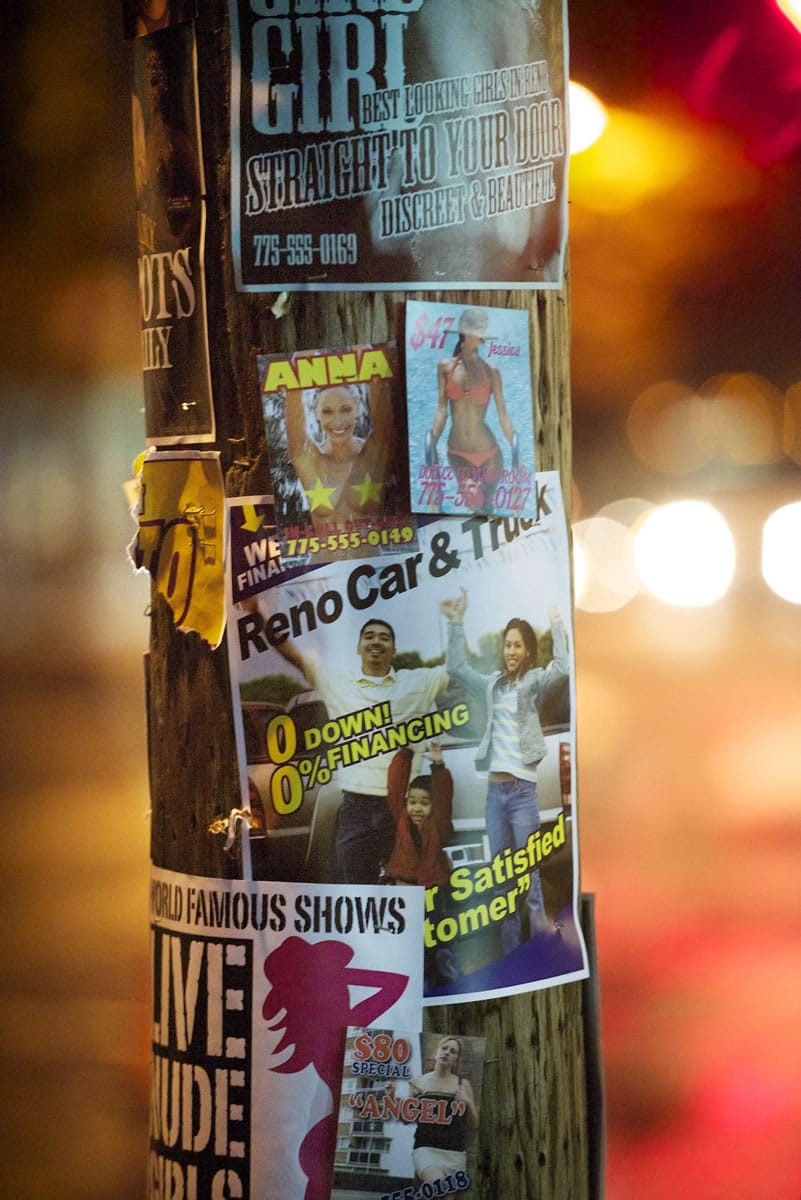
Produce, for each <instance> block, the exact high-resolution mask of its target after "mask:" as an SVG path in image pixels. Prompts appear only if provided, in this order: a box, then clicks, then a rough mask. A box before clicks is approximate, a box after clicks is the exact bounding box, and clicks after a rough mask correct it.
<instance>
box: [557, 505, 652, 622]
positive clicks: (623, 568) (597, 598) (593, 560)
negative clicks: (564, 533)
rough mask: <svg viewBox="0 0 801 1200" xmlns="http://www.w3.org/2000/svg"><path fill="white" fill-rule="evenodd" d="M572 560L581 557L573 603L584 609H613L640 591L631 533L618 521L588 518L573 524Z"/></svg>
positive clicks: (611, 610)
mask: <svg viewBox="0 0 801 1200" xmlns="http://www.w3.org/2000/svg"><path fill="white" fill-rule="evenodd" d="M573 546H574V561H575V559H576V556H577V555H578V554H581V556H582V559H581V562H582V577H581V587H580V588H579V587H578V586H577V588H576V606H577V607H578V608H582V609H584V610H585V611H587V612H614V610H615V609H617V608H622V607H623V605H624V604H628V602H629V600H631V599H632V598H633V597H634V596H636V594H637V592H638V591H639V590H640V581H639V579H638V577H637V569H636V566H635V563H634V535H633V534H632V532H631V530H630V529H629V528H628V527H627V526H626V525H623V524H622V523H621V522H620V521H613V520H610V518H609V517H589V518H588V519H587V520H586V521H578V522H577V523H576V524H575V525H574V526H573Z"/></svg>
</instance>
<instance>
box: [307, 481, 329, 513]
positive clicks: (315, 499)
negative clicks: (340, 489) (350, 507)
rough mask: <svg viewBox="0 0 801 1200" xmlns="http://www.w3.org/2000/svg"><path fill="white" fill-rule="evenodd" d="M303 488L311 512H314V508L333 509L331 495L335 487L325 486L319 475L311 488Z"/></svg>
mask: <svg viewBox="0 0 801 1200" xmlns="http://www.w3.org/2000/svg"><path fill="white" fill-rule="evenodd" d="M303 490H304V492H305V493H306V495H307V496H308V497H309V508H310V509H311V510H312V512H314V510H315V508H331V509H333V507H334V506H333V504H332V503H331V497H332V496H333V494H334V492H335V491H336V490H337V489H336V488H335V487H330V488H329V487H325V486H324V485H323V481H322V479H320V477H319V475H318V476H317V479H316V481H315V484H314V487H313V488H304V489H303Z"/></svg>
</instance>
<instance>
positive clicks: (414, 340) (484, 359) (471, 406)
mask: <svg viewBox="0 0 801 1200" xmlns="http://www.w3.org/2000/svg"><path fill="white" fill-rule="evenodd" d="M406 397H407V399H406V403H407V412H408V423H409V487H410V492H411V507H412V512H419V513H451V514H453V515H456V516H469V515H470V514H475V513H481V514H483V515H485V516H493V517H534V516H535V515H536V511H537V495H536V487H535V471H536V463H535V456H534V418H533V406H532V403H531V358H530V352H529V328H528V313H527V312H526V311H525V310H522V309H510V308H478V307H470V306H467V305H464V304H434V303H429V302H428V301H424V300H420V301H417V300H410V301H409V303H408V304H407V305H406Z"/></svg>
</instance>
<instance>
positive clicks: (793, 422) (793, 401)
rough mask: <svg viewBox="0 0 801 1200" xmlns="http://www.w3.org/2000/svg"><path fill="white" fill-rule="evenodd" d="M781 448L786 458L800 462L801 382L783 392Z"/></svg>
mask: <svg viewBox="0 0 801 1200" xmlns="http://www.w3.org/2000/svg"><path fill="white" fill-rule="evenodd" d="M782 448H783V450H784V453H785V454H786V455H787V457H788V458H792V459H793V461H794V462H797V463H801V382H799V383H794V384H792V385H791V386H790V387H788V389H787V391H786V392H785V393H784V423H783V430H782Z"/></svg>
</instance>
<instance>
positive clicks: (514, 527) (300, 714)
mask: <svg viewBox="0 0 801 1200" xmlns="http://www.w3.org/2000/svg"><path fill="white" fill-rule="evenodd" d="M536 493H537V497H538V503H537V517H536V519H535V518H506V519H502V520H493V519H489V518H486V517H481V516H473V517H469V518H466V519H464V520H458V519H453V518H439V519H430V520H429V521H427V522H423V523H422V524H421V527H420V530H419V549H418V550H417V552H416V553H414V554H408V555H406V556H400V557H399V558H398V559H390V560H388V559H387V558H386V557H383V558H382V557H380V556H379V557H374V558H370V559H365V560H361V561H359V562H358V563H354V562H352V561H347V560H346V561H339V562H330V563H325V564H320V565H319V566H314V565H308V566H306V567H299V568H293V577H292V578H291V579H287V578H286V577H285V576H282V575H281V574H280V573H277V574H275V575H274V576H273V579H272V581H270V580H267V581H265V583H264V585H263V586H262V588H261V590H259V591H258V593H257V594H256V595H255V596H251V597H250V598H246V599H245V600H244V602H243V603H242V604H241V605H240V604H238V603H237V602H236V600H235V599H234V601H233V603H232V607H231V610H230V613H229V629H230V631H231V634H230V636H229V639H228V642H229V654H230V661H231V674H232V681H233V686H234V696H235V699H236V705H235V716H236V717H237V720H240V719H244V718H243V716H242V714H243V712H244V710H243V708H242V707H241V700H240V696H241V695H251V696H253V695H256V694H258V695H261V696H264V697H265V700H266V699H267V698H268V697H271V696H273V697H275V696H277V695H278V692H279V691H281V690H283V694H284V695H286V694H291V699H290V700H289V701H288V702H285V703H284V704H276V703H275V702H273V705H272V709H271V712H270V715H269V720H268V722H267V742H268V751H269V753H268V755H267V758H268V759H270V754H272V759H271V760H270V761H268V762H267V763H266V765H265V766H264V767H261V766H259V765H258V764H257V763H256V761H255V760H254V758H253V756H252V755H250V756H249V754H248V753H246V750H245V745H244V738H243V737H242V741H241V742H240V745H241V747H242V750H241V758H240V774H241V779H242V787H243V798H244V797H245V796H247V795H248V792H246V791H245V790H244V789H245V788H249V787H250V782H251V781H252V780H254V779H258V778H260V776H259V772H264V771H268V772H271V776H270V781H269V782H268V783H267V784H265V786H264V787H261V785H259V787H260V795H261V802H262V803H263V804H264V805H265V811H266V812H267V836H266V840H265V845H266V846H267V848H268V859H269V862H270V864H271V865H270V866H269V868H268V870H270V871H273V872H276V871H277V872H282V871H290V872H293V873H291V874H289V875H281V874H279V875H278V876H277V877H278V878H281V877H287V878H300V877H303V873H304V872H305V873H306V877H307V878H309V879H311V880H313V879H338V880H345V881H347V879H348V876H346V875H345V870H344V869H343V850H344V859H345V860H348V856H349V854H350V852H351V851H353V855H352V860H351V863H350V864H349V865H348V867H347V870H348V872H350V871H351V870H353V872H354V873H355V874H357V875H358V873H359V872H360V871H361V870H365V872H369V875H370V881H371V882H375V880H376V878H378V877H380V876H379V875H377V872H378V870H379V868H380V866H381V865H382V864H383V865H384V866H385V865H386V863H387V862H388V855H389V853H390V851H391V848H392V833H393V829H392V826H391V824H390V822H389V821H388V819H387V806H386V792H387V768H388V764H389V762H391V760H392V758H393V756H394V754H396V753H397V752H398V751H399V750H405V751H407V752H410V753H411V754H412V755H413V757H414V759H415V760H416V765H413V766H412V771H413V775H417V774H420V773H421V766H422V762H423V758H424V753H425V752H426V750H427V748H428V747H429V745H430V744H431V742H432V741H437V742H439V743H441V746H442V755H443V762H444V765H445V767H447V769H448V770H449V771H450V773H451V774H452V776H453V827H454V831H453V836H452V838H451V840H450V842H449V844H448V845H446V846H443V850H444V851H445V853H446V855H447V857H448V859H449V861H450V864H451V871H450V876H449V878H448V879H447V882H445V883H442V882H440V883H438V884H437V885H435V886H433V887H429V888H426V911H425V922H424V939H425V945H426V947H427V948H429V949H431V950H433V952H434V953H435V954H436V952H437V950H442V951H444V952H445V953H447V954H450V955H454V956H455V959H456V962H457V965H458V968H459V970H458V971H454V972H453V975H454V978H453V979H451V980H446V981H444V982H443V983H442V986H441V987H437V989H436V992H437V995H438V996H454V997H455V996H463V997H464V998H468V997H470V998H474V997H475V996H476V995H477V994H498V993H499V992H504V991H506V990H519V988H520V987H538V986H545V984H546V982H552V981H553V979H554V978H562V977H563V976H565V975H567V976H570V977H573V973H574V972H575V971H581V970H582V969H583V962H584V951H583V945H582V943H581V935H580V933H579V931H578V927H577V923H576V911H575V905H576V899H577V871H576V867H575V863H576V856H577V841H576V829H575V816H574V813H573V810H572V806H571V804H570V796H569V794H568V796H567V799H565V791H564V789H565V787H567V788H568V792H570V790H571V788H572V782H571V778H570V774H569V772H568V773H567V774H565V764H566V763H569V761H570V759H571V757H572V744H573V716H572V714H573V711H574V704H573V695H572V693H573V667H572V652H571V642H572V639H571V634H570V629H569V626H568V625H567V623H566V622H557V623H556V624H554V625H553V626H552V621H551V615H552V612H553V610H558V611H559V612H561V613H566V612H567V613H569V612H570V611H571V609H570V582H569V570H568V551H567V537H566V527H565V524H564V515H563V509H562V502H561V492H560V490H559V480H558V476H556V475H555V474H552V473H551V474H542V475H539V476H538V477H537V481H536ZM229 503H231V504H232V505H234V504H236V503H237V502H234V501H231V502H229ZM243 503H244V501H243ZM232 524H236V521H235V520H232ZM236 570H237V564H236V562H232V564H231V571H232V579H233V580H234V581H235V580H236V578H237V576H236ZM462 589H464V592H465V593H466V594H467V595H469V597H470V604H469V607H468V609H467V610H466V612H464V613H463V614H462V616H463V617H464V620H463V621H462V622H461V629H462V631H463V637H464V647H465V648H464V652H463V653H464V655H465V656H467V657H468V658H469V661H470V663H471V664H472V670H474V671H476V672H477V673H478V674H479V675H485V676H490V677H492V676H493V675H494V674H495V673H497V670H498V662H499V658H501V657H502V644H503V641H504V639H503V636H502V635H503V631H504V629H505V627H506V626H507V624H508V623H509V622H510V620H511V619H512V618H518V619H520V620H523V619H524V620H525V621H526V622H528V624H529V625H530V626H531V627H532V628H533V629H534V630H535V631H536V633H537V637H538V641H539V643H540V646H539V650H538V658H537V665H536V672H535V674H533V675H532V674H531V672H530V671H529V672H527V674H528V675H529V676H530V678H531V679H536V680H540V681H541V682H542V685H543V686H542V687H541V688H540V689H539V691H538V696H537V698H536V706H537V718H538V721H539V725H540V729H541V739H542V741H541V743H540V745H539V751H538V754H539V757H540V761H539V763H538V765H537V768H536V772H537V789H538V807H539V816H540V821H541V824H540V826H539V828H537V827H536V822H534V823H530V825H529V827H527V829H526V830H525V831H524V832H521V833H520V836H519V837H518V836H517V835H516V834H515V836H514V837H512V836H509V837H507V836H506V835H505V834H501V835H499V836H497V837H496V835H495V833H493V832H492V831H491V829H490V824H492V822H491V821H490V818H489V814H488V812H487V784H488V781H487V777H486V775H485V774H483V773H482V772H483V771H484V770H485V769H486V767H487V764H484V763H483V761H482V762H481V763H478V764H477V762H476V756H477V753H478V752H479V751H480V749H481V741H482V736H483V735H484V734H485V731H486V730H487V728H488V711H487V707H486V703H485V700H486V695H485V694H481V695H480V694H478V692H477V691H476V689H470V688H468V689H467V690H465V688H464V687H463V686H461V684H460V681H459V679H458V676H459V675H460V674H461V667H460V664H459V661H457V660H453V661H452V660H451V659H448V660H447V661H446V648H447V643H448V631H449V622H448V620H447V619H446V616H447V613H446V615H443V605H444V606H445V610H447V606H448V603H450V604H453V602H454V601H455V600H456V599H457V598H458V597H460V596H461V595H462V594H463V592H462ZM524 650H525V647H524ZM509 653H511V652H509ZM521 653H522V652H521ZM508 656H509V655H507V657H508ZM510 661H511V659H510ZM543 672H544V674H543ZM507 674H508V669H507ZM557 676H558V679H557ZM528 682H529V681H527V682H526V688H527V689H528ZM546 684H547V686H546ZM557 685H558V686H557ZM310 687H311V689H312V690H309V689H310ZM481 692H483V693H485V692H486V688H482V689H481ZM527 694H528V693H527ZM526 702H527V703H528V700H526ZM492 741H493V742H494V741H495V738H494V736H493V738H492ZM526 744H528V743H526ZM260 755H261V758H262V759H263V758H264V750H263V749H262V750H261V751H260ZM489 769H490V770H491V771H501V770H508V767H499V766H497V765H495V766H492V765H490V766H489ZM412 777H413V776H412ZM349 793H350V795H349ZM362 834H364V838H365V841H364V842H363V843H361V844H360V840H361V837H362ZM365 846H367V847H369V849H365ZM538 873H539V876H540V882H541V885H542V895H543V899H544V906H545V914H546V915H547V922H545V924H547V927H548V928H549V929H551V930H556V931H557V932H556V933H555V934H551V935H550V936H549V937H547V938H545V939H543V938H542V937H540V936H535V937H533V938H530V939H528V940H525V941H522V940H521V939H520V937H518V936H512V937H510V938H506V936H505V934H504V928H505V927H506V926H507V923H508V928H509V931H510V932H511V930H512V928H513V927H514V925H515V922H516V919H517V917H518V916H520V915H521V914H522V915H523V916H524V922H523V924H524V928H525V929H526V931H527V933H528V934H530V933H531V932H532V931H533V932H535V933H536V932H537V930H538V928H539V927H540V924H542V923H538V922H537V921H536V920H532V915H531V913H532V908H531V907H529V899H530V901H531V905H532V906H533V905H534V900H535V898H536V897H537V896H538V892H537V890H536V882H537V875H538ZM268 877H276V876H275V875H272V876H268ZM532 926H533V930H532ZM457 976H458V978H457ZM427 994H428V995H431V996H432V998H433V995H434V993H433V992H428V993H427Z"/></svg>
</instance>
